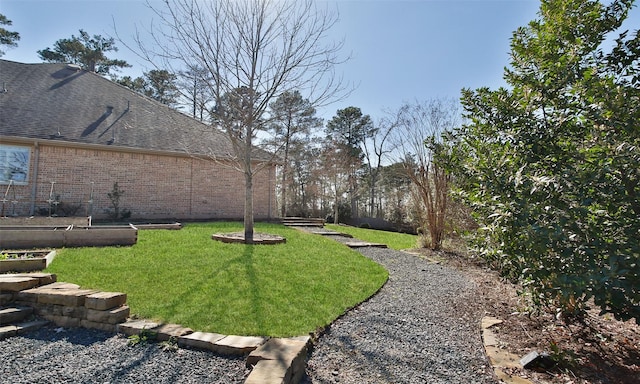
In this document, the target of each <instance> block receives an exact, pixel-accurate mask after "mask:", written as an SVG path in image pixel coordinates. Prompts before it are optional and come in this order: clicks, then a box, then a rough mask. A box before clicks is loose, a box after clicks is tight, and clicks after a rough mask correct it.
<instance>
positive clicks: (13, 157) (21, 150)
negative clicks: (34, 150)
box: [0, 144, 31, 184]
mask: <svg viewBox="0 0 640 384" xmlns="http://www.w3.org/2000/svg"><path fill="white" fill-rule="evenodd" d="M30 155H31V149H30V148H29V147H19V146H14V145H1V144H0V184H8V183H9V182H10V181H11V180H13V183H14V184H27V176H28V175H29V156H30Z"/></svg>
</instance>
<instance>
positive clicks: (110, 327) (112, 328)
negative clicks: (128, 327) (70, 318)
mask: <svg viewBox="0 0 640 384" xmlns="http://www.w3.org/2000/svg"><path fill="white" fill-rule="evenodd" d="M80 326H81V327H82V328H88V329H98V330H100V331H105V332H111V333H116V330H117V328H118V326H117V325H116V324H106V323H96V322H95V321H89V320H80Z"/></svg>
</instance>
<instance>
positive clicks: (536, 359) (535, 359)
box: [520, 351, 556, 369]
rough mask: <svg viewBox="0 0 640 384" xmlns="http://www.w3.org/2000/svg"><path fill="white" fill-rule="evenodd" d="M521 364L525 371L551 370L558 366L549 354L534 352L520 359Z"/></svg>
mask: <svg viewBox="0 0 640 384" xmlns="http://www.w3.org/2000/svg"><path fill="white" fill-rule="evenodd" d="M520 364H522V367H523V368H524V369H549V368H551V367H553V366H554V365H556V362H555V361H554V360H553V358H551V356H549V354H547V353H544V352H543V353H538V352H537V351H532V352H529V353H528V354H526V355H525V356H523V357H522V358H521V359H520Z"/></svg>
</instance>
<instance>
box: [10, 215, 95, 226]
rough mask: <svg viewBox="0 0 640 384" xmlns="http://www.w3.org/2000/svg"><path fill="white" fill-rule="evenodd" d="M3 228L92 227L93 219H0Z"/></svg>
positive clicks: (40, 217) (32, 217)
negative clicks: (23, 226)
mask: <svg viewBox="0 0 640 384" xmlns="http://www.w3.org/2000/svg"><path fill="white" fill-rule="evenodd" d="M0 225H1V226H21V225H31V226H45V227H68V226H69V225H79V226H83V225H85V226H86V225H91V219H90V218H89V217H87V216H74V217H58V216H54V217H47V216H31V217H0Z"/></svg>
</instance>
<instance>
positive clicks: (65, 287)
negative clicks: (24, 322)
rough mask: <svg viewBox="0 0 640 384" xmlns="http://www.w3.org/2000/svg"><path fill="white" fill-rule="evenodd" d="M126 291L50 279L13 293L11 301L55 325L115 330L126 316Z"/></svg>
mask: <svg viewBox="0 0 640 384" xmlns="http://www.w3.org/2000/svg"><path fill="white" fill-rule="evenodd" d="M126 301H127V295H126V294H125V293H120V292H101V291H96V290H92V289H80V287H79V286H77V285H75V284H69V283H59V282H54V283H51V284H46V285H42V286H38V287H34V288H30V289H25V290H20V291H18V292H15V293H14V302H15V304H18V305H24V306H29V307H32V308H33V309H34V314H35V315H37V316H40V317H42V318H44V319H46V320H49V321H51V322H53V323H55V324H56V325H57V326H59V327H83V328H91V329H99V330H103V331H108V332H114V333H115V332H116V331H117V325H118V324H119V323H122V322H124V321H126V320H127V318H128V317H129V312H130V310H129V306H127V305H126Z"/></svg>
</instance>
